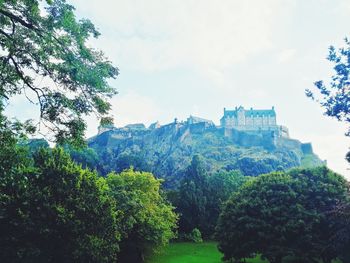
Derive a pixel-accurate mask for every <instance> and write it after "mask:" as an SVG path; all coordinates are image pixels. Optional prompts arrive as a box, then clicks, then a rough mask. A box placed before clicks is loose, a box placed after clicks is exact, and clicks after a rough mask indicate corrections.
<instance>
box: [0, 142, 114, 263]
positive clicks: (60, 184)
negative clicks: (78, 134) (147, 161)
mask: <svg viewBox="0 0 350 263" xmlns="http://www.w3.org/2000/svg"><path fill="white" fill-rule="evenodd" d="M6 171H7V174H5V175H2V176H1V177H0V193H1V194H0V208H1V209H0V215H1V216H0V228H1V229H0V246H1V248H2V249H1V251H0V261H3V262H113V261H116V257H117V252H118V241H119V236H120V235H119V231H118V225H117V218H116V213H115V210H114V208H115V204H114V201H113V200H112V199H111V198H110V197H109V196H108V195H107V192H106V189H107V185H106V184H105V181H104V179H103V178H98V176H97V174H96V173H94V172H91V171H89V170H83V169H82V168H81V167H80V166H78V165H76V164H75V163H73V162H72V161H71V160H70V158H69V156H68V155H67V154H65V153H64V152H63V150H62V149H60V148H58V149H53V150H52V151H51V150H49V149H41V150H40V151H39V152H38V153H36V154H35V156H34V159H33V161H32V163H31V164H29V165H25V163H24V162H21V163H20V164H19V165H16V162H14V163H13V165H12V168H11V169H6Z"/></svg>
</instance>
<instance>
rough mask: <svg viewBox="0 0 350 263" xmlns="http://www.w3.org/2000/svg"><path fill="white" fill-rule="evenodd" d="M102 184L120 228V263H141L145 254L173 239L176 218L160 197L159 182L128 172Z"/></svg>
mask: <svg viewBox="0 0 350 263" xmlns="http://www.w3.org/2000/svg"><path fill="white" fill-rule="evenodd" d="M106 181H107V184H108V187H109V190H108V191H109V194H110V196H112V197H113V199H114V200H115V201H116V209H117V211H118V215H119V217H118V218H119V220H120V225H121V235H122V240H121V243H120V248H121V253H120V261H121V262H124V263H126V262H130V263H132V262H141V261H143V260H144V256H145V253H146V252H147V253H149V252H150V251H154V250H156V249H157V248H158V247H160V246H164V245H166V244H167V243H168V242H169V240H170V239H171V238H174V237H175V226H176V222H177V215H176V214H175V213H174V211H173V207H172V206H171V205H170V204H168V203H167V201H166V200H165V199H164V198H163V196H162V195H161V194H160V184H161V181H160V180H157V179H155V178H154V177H153V175H152V174H150V173H145V172H135V171H133V170H131V169H130V170H125V171H123V172H122V173H120V174H114V173H112V174H109V175H108V176H107V179H106Z"/></svg>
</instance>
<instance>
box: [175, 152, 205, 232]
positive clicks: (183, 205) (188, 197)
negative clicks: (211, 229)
mask: <svg viewBox="0 0 350 263" xmlns="http://www.w3.org/2000/svg"><path fill="white" fill-rule="evenodd" d="M208 194H209V184H208V175H207V173H206V171H205V168H204V163H203V160H202V158H201V157H200V156H199V155H195V156H193V158H192V162H191V165H190V166H189V167H188V168H187V171H186V173H185V175H184V178H183V179H182V181H181V183H180V187H179V194H178V199H177V201H176V207H177V211H178V212H179V214H180V221H179V230H180V231H181V232H183V233H190V232H191V231H192V230H193V229H194V228H198V229H199V230H200V232H201V233H203V234H204V235H207V233H208V225H207V221H208V215H207V210H206V207H207V205H208Z"/></svg>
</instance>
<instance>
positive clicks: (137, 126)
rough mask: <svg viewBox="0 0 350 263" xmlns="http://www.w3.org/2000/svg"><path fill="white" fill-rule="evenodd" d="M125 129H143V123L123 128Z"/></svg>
mask: <svg viewBox="0 0 350 263" xmlns="http://www.w3.org/2000/svg"><path fill="white" fill-rule="evenodd" d="M125 128H129V129H145V128H146V127H145V125H144V124H143V123H133V124H128V125H126V126H125Z"/></svg>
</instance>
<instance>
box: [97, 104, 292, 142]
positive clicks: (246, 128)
mask: <svg viewBox="0 0 350 263" xmlns="http://www.w3.org/2000/svg"><path fill="white" fill-rule="evenodd" d="M172 125H175V126H176V127H184V126H188V127H189V128H191V130H197V131H200V130H207V129H216V130H221V131H222V132H223V133H224V135H225V136H226V137H234V136H236V135H235V134H237V133H241V132H244V133H246V134H253V135H257V134H258V135H261V136H262V135H264V136H269V137H274V138H277V137H284V138H289V132H288V129H287V127H285V126H281V125H277V122H276V112H275V108H274V107H272V108H271V109H265V110H256V109H253V108H250V109H249V110H245V109H244V108H243V107H242V106H240V107H236V108H235V109H234V110H226V108H224V116H223V117H222V118H221V119H220V126H216V125H215V124H214V122H213V121H211V120H207V119H203V118H199V117H194V116H192V115H191V116H190V117H189V118H187V120H186V121H182V122H178V120H177V119H175V121H174V122H173V123H169V124H166V125H163V126H162V125H160V124H159V122H156V123H153V124H151V125H150V126H149V127H148V128H146V127H145V125H144V124H142V123H136V124H129V125H126V126H125V127H123V128H119V130H123V131H124V132H127V131H130V132H131V131H133V132H138V131H139V132H146V133H147V131H151V130H155V129H159V128H161V127H166V126H172ZM116 129H117V128H115V127H113V126H110V125H109V126H103V127H101V126H100V127H99V132H98V134H101V133H103V132H105V131H109V130H116ZM117 130H118V129H117Z"/></svg>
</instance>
